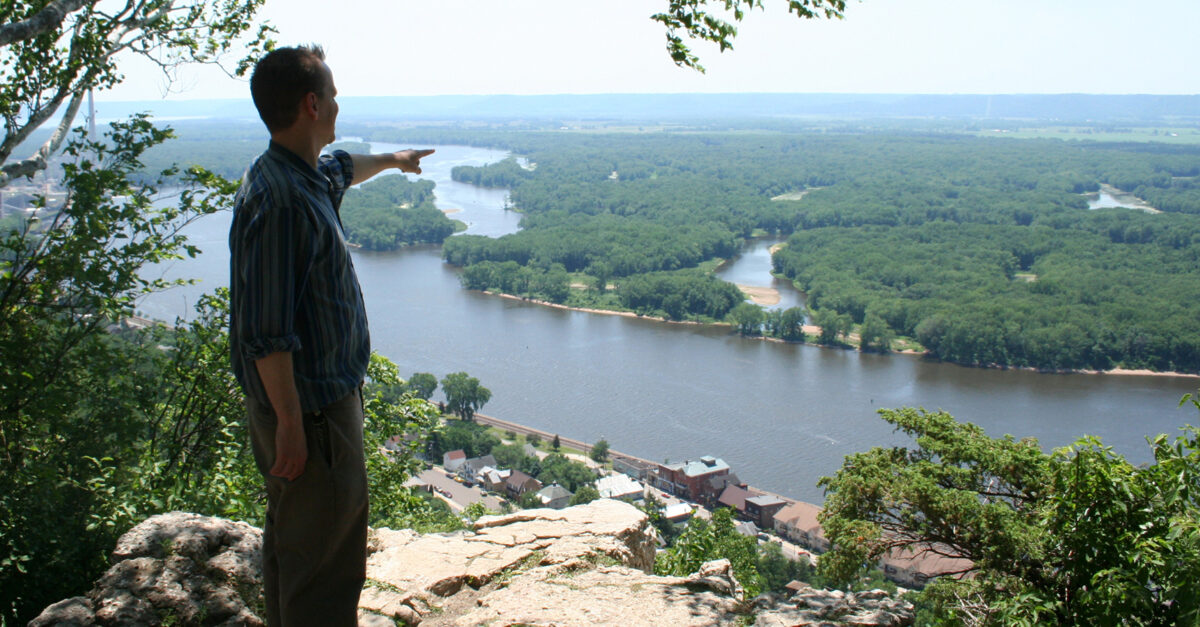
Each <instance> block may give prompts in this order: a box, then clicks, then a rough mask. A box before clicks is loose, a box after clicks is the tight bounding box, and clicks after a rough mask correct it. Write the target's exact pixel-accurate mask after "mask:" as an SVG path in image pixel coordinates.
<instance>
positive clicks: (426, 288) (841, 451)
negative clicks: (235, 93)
mask: <svg viewBox="0 0 1200 627" xmlns="http://www.w3.org/2000/svg"><path fill="white" fill-rule="evenodd" d="M386 148H388V146H386V145H382V144H377V145H376V146H375V149H376V150H382V149H386ZM504 156H505V153H502V152H498V151H495V150H486V149H479V148H468V147H462V146H439V147H437V152H436V153H435V154H434V155H432V156H431V157H428V158H426V160H425V161H424V162H423V163H422V168H423V169H424V171H425V173H424V174H423V175H422V178H429V179H431V180H433V181H434V182H436V183H437V189H436V194H437V203H438V206H439V207H441V208H442V209H443V210H453V209H457V210H459V211H457V212H455V213H453V214H452V216H451V217H454V218H457V219H460V220H463V221H464V222H467V223H468V224H469V225H470V228H469V229H468V233H476V234H481V235H489V236H498V235H502V234H504V233H511V232H513V231H514V230H516V228H517V223H518V221H519V218H520V216H519V215H518V214H516V213H513V212H506V211H504V209H503V205H504V199H505V196H506V193H505V192H504V191H503V190H484V189H478V188H475V187H472V186H469V185H463V184H459V183H455V182H453V181H451V180H450V169H451V168H452V167H453V166H455V165H460V164H473V165H482V164H484V163H488V162H492V161H496V160H498V159H501V158H503V157H504ZM229 220H230V215H229V214H228V213H225V214H217V215H214V216H209V217H207V218H205V219H204V220H200V221H198V222H196V223H194V224H192V225H190V226H189V228H188V233H189V235H190V237H191V241H192V243H195V244H198V245H199V246H200V247H201V248H202V249H203V250H204V254H203V255H201V256H200V257H198V258H197V259H194V260H188V261H182V262H176V263H175V264H174V265H171V266H169V267H163V268H161V270H162V272H163V274H165V275H166V276H170V277H181V276H182V277H195V278H198V279H199V283H198V284H197V285H194V286H188V287H185V288H177V289H174V290H171V291H168V292H165V293H162V294H157V295H154V296H153V297H150V298H148V299H146V301H144V302H143V303H142V304H141V306H140V308H141V310H142V311H144V312H145V313H146V314H147V315H149V316H152V317H156V318H160V319H165V320H172V319H174V318H175V317H176V316H179V315H184V314H186V313H188V312H189V311H190V307H191V305H192V304H193V303H194V302H195V301H196V297H197V296H198V295H199V294H200V293H202V292H204V291H208V290H211V289H212V288H213V287H216V286H220V285H226V284H227V283H228V278H227V274H228V263H229V255H228V248H227V244H226V237H227V233H228V228H229ZM768 245H769V242H756V243H752V244H750V245H749V246H748V249H747V251H746V252H745V253H743V255H742V256H741V257H739V258H738V259H737V260H735V261H734V262H733V263H732V264H731V265H730V266H728V267H726V268H724V269H723V270H722V271H721V274H722V276H725V277H730V278H731V279H732V280H735V281H736V282H739V283H745V284H757V285H763V286H771V285H775V286H776V287H779V286H778V284H776V283H773V281H772V278H771V277H770V276H769V269H770V261H769V255H768V254H767V253H766V248H767V246H768ZM354 262H355V266H356V268H357V270H358V274H359V278H360V281H361V283H362V286H363V292H364V296H365V298H366V302H367V309H368V315H369V317H370V320H371V337H372V344H373V347H374V349H375V350H377V351H378V352H380V353H382V354H384V355H386V356H387V357H389V358H391V359H392V360H393V361H395V362H396V363H397V364H398V365H399V367H400V371H401V372H402V373H405V374H407V373H411V372H432V373H434V374H435V375H437V376H438V378H439V379H440V378H441V377H442V376H444V375H446V374H447V373H450V372H456V371H460V370H461V371H466V372H468V373H470V374H471V375H472V376H474V377H478V378H479V380H480V381H481V382H482V384H483V385H484V386H486V387H487V388H489V389H491V390H492V400H491V401H490V402H489V403H488V404H487V405H486V406H485V407H484V409H483V412H484V413H486V414H489V415H494V416H497V417H500V418H504V419H507V420H512V421H514V422H519V423H523V424H527V425H529V426H532V427H536V428H539V429H544V430H546V431H549V432H554V433H561V434H562V435H564V436H569V437H573V438H578V439H581V440H585V441H595V440H598V439H600V438H606V439H607V440H608V441H609V443H610V444H611V445H612V446H613V448H615V449H617V450H620V451H624V452H627V453H631V454H633V455H637V456H640V457H644V458H647V459H651V460H655V461H662V460H670V461H683V460H685V459H689V458H690V459H695V458H698V457H700V456H702V455H715V456H717V457H721V458H723V459H724V460H725V461H727V462H729V464H730V465H731V466H732V467H733V469H734V472H736V473H737V474H738V476H740V477H741V478H742V479H743V480H744V481H746V482H748V483H750V484H751V485H754V486H756V487H759V488H763V489H766V490H770V491H773V492H777V493H780V494H783V495H786V496H790V497H795V498H800V499H804V500H807V501H812V502H817V503H820V502H821V501H822V500H823V495H822V493H821V490H820V489H819V488H817V487H816V485H815V482H816V480H817V478H819V477H820V476H822V475H828V474H832V473H834V472H835V471H836V470H837V469H838V467H839V466H840V465H841V463H842V458H843V456H845V455H847V454H849V453H853V452H856V451H861V450H866V449H867V448H869V447H871V446H876V445H891V444H896V443H905V442H906V438H905V437H903V436H901V435H898V434H896V433H894V432H893V431H892V429H891V428H890V427H889V425H887V424H886V423H884V422H883V421H882V420H880V419H879V418H878V417H877V416H876V414H875V412H876V410H878V409H880V408H885V407H901V406H920V407H925V408H927V409H930V410H934V409H944V410H946V411H948V412H950V413H951V414H953V415H954V416H955V417H957V418H958V419H960V420H966V421H971V422H974V423H977V424H979V425H982V426H983V427H984V428H985V429H986V430H987V431H988V433H990V434H992V435H995V436H1000V435H1003V434H1012V435H1013V436H1015V437H1018V438H1020V437H1025V436H1033V437H1036V438H1038V440H1039V441H1040V442H1041V443H1042V445H1043V446H1044V447H1046V448H1050V447H1057V446H1063V445H1066V444H1069V443H1071V442H1073V441H1074V440H1075V439H1076V438H1078V437H1079V436H1081V435H1083V434H1085V433H1087V434H1094V435H1098V436H1100V437H1102V438H1103V439H1104V442H1105V443H1106V444H1109V445H1111V446H1113V447H1115V449H1116V450H1117V451H1118V452H1120V453H1122V454H1125V455H1127V456H1129V457H1130V458H1131V459H1132V460H1133V461H1136V462H1144V461H1150V455H1149V448H1148V446H1147V444H1146V442H1145V437H1146V436H1147V435H1152V434H1157V433H1171V434H1175V433H1177V428H1178V427H1179V426H1181V425H1183V424H1185V423H1191V424H1197V423H1200V420H1198V417H1197V414H1196V412H1195V410H1194V409H1187V408H1179V407H1178V404H1179V399H1180V397H1181V396H1182V395H1183V394H1185V393H1187V392H1192V391H1195V390H1196V388H1197V383H1198V380H1197V379H1195V378H1183V377H1154V376H1113V375H1083V374H1078V375H1047V374H1036V373H1033V372H1027V371H1011V370H1009V371H1002V370H985V369H978V368H965V367H961V366H955V365H951V364H943V363H934V362H930V361H926V360H924V359H921V358H918V357H912V356H906V355H876V354H859V353H857V352H853V351H846V350H838V349H828V348H820V347H816V346H806V345H794V344H783V343H778V342H766V341H758V340H748V339H742V338H739V337H737V336H736V335H734V334H733V333H731V332H730V331H729V329H727V328H725V327H714V326H701V325H686V324H666V323H661V322H654V321H649V320H641V319H636V318H628V317H621V316H611V315H602V314H588V313H582V312H575V311H564V310H561V309H554V308H550V307H542V306H537V305H531V304H527V303H523V302H519V301H514V300H510V299H505V298H500V297H496V296H488V295H485V294H481V293H478V292H470V291H467V290H464V289H462V287H461V286H460V285H459V282H458V276H457V273H456V272H455V269H454V268H452V267H449V266H447V265H446V264H445V263H443V262H442V260H441V249H440V247H438V246H421V247H414V248H409V249H405V250H401V251H396V252H390V253H371V252H358V253H356V254H355V257H354ZM800 302H802V300H801V299H800V297H799V295H798V294H796V293H795V292H791V293H790V294H789V293H786V286H785V293H784V303H781V304H787V306H791V305H794V304H798V303H800Z"/></svg>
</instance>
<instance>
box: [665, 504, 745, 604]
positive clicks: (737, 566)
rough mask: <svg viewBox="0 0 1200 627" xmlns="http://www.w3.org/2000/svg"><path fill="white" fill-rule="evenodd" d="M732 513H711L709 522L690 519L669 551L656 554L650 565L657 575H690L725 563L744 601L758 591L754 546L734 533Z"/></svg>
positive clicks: (730, 511) (729, 510)
mask: <svg viewBox="0 0 1200 627" xmlns="http://www.w3.org/2000/svg"><path fill="white" fill-rule="evenodd" d="M733 514H734V511H733V510H732V509H730V508H728V507H722V508H720V509H718V510H717V511H715V512H713V515H712V521H708V520H705V519H703V518H692V519H691V520H690V521H688V526H687V529H686V530H685V531H684V532H683V533H682V534H681V535H680V536H679V538H678V539H676V540H675V544H674V545H673V546H671V548H669V549H667V550H666V551H663V552H661V553H659V555H658V557H657V558H656V559H655V561H654V572H655V574H658V575H678V576H683V575H690V574H692V573H694V572H696V571H698V570H700V566H702V565H703V564H704V563H705V562H708V561H712V560H715V559H727V560H729V562H730V564H731V565H732V566H733V574H734V577H736V578H737V580H738V582H739V583H741V584H742V588H743V589H745V591H746V596H747V597H754V596H757V595H758V593H759V592H761V591H762V577H760V576H759V574H758V566H757V562H758V543H757V541H756V540H755V539H754V538H751V537H748V536H743V535H742V534H740V533H738V532H737V531H736V530H735V529H734V522H733Z"/></svg>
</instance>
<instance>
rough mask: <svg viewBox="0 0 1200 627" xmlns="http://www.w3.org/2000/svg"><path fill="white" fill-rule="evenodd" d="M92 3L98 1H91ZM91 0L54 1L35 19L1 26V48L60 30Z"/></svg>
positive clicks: (38, 13)
mask: <svg viewBox="0 0 1200 627" xmlns="http://www.w3.org/2000/svg"><path fill="white" fill-rule="evenodd" d="M90 1H91V2H92V3H95V2H97V0H90ZM88 2H89V0H54V2H51V3H50V4H48V5H46V6H45V7H44V8H43V9H42V10H41V11H38V12H37V13H36V14H35V15H34V16H33V17H31V18H28V19H24V20H21V21H20V22H13V23H12V24H5V25H3V26H0V46H7V45H9V44H12V43H16V42H20V41H25V40H27V39H33V38H34V37H37V36H38V35H41V34H42V33H45V32H47V31H49V30H52V29H55V28H58V25H59V24H62V21H63V20H65V19H66V18H67V15H69V14H70V13H71V12H73V11H78V10H79V9H80V8H81V7H83V5H85V4H88Z"/></svg>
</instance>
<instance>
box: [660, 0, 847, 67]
mask: <svg viewBox="0 0 1200 627" xmlns="http://www.w3.org/2000/svg"><path fill="white" fill-rule="evenodd" d="M708 5H709V2H708V0H673V1H672V2H671V3H670V6H669V8H668V9H667V10H666V11H664V12H663V13H656V14H655V15H653V16H652V18H651V19H653V20H655V21H656V22H660V23H662V24H663V25H665V26H666V27H667V53H668V54H670V55H671V59H672V60H673V61H675V64H676V65H679V66H684V67H691V68H695V69H696V70H699V71H701V72H703V71H704V67H703V66H702V65H700V59H699V58H698V57H696V55H694V54H692V51H691V49H689V48H688V46H687V44H685V43H684V42H683V38H682V37H680V34H681V33H682V34H683V36H685V37H689V38H692V39H699V40H702V41H710V42H713V43H715V44H717V46H718V47H719V48H720V50H721V52H725V51H726V50H731V49H733V39H734V37H736V36H737V27H736V26H734V24H733V23H731V22H730V21H728V20H730V19H731V20H733V22H740V21H741V20H742V18H743V17H744V16H745V13H746V11H747V10H752V9H761V8H762V6H763V3H762V0H730V1H728V2H725V5H724V9H725V11H726V13H725V14H724V15H719V14H714V13H713V12H711V11H710V10H708V8H709V7H708ZM845 9H846V2H845V0H788V12H789V13H795V14H796V16H797V17H799V18H804V19H812V18H815V17H821V16H824V17H826V18H841V17H842V12H843V11H845Z"/></svg>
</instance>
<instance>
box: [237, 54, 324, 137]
mask: <svg viewBox="0 0 1200 627" xmlns="http://www.w3.org/2000/svg"><path fill="white" fill-rule="evenodd" d="M324 61H325V50H324V49H322V48H321V46H318V45H316V44H312V45H308V46H296V47H294V48H276V49H274V50H272V51H271V52H268V53H267V55H266V56H264V57H263V58H262V59H260V60H259V61H258V63H257V64H255V66H254V73H253V74H251V75H250V96H251V97H252V98H254V107H255V108H256V109H258V116H259V117H260V118H262V121H263V123H264V124H266V125H267V130H269V131H271V132H272V133H273V132H275V131H280V130H283V129H285V128H287V127H289V126H291V125H292V123H293V122H295V121H296V116H297V115H298V114H299V112H300V99H301V98H303V97H304V96H305V95H306V94H309V93H316V94H319V95H322V96H323V95H325V91H326V90H327V89H328V88H329V85H328V84H327V83H328V81H327V80H325V73H324V72H322V71H321V69H322V66H323V65H324Z"/></svg>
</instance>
